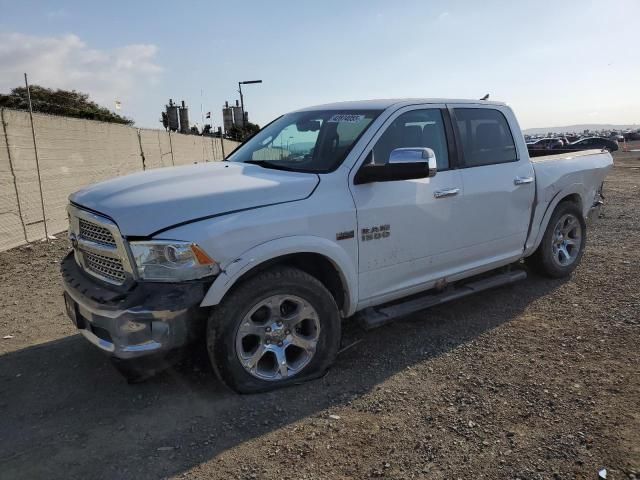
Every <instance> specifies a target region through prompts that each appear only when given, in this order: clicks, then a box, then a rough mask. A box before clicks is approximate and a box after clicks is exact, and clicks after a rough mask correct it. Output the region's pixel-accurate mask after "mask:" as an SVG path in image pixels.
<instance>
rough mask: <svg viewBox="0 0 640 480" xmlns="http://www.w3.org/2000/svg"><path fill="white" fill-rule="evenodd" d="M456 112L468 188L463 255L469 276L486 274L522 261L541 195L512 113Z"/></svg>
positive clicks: (493, 109)
mask: <svg viewBox="0 0 640 480" xmlns="http://www.w3.org/2000/svg"><path fill="white" fill-rule="evenodd" d="M450 112H451V114H452V118H453V120H454V121H453V124H454V128H455V129H456V132H457V135H456V138H457V141H458V148H459V151H460V159H461V169H460V172H461V175H462V184H463V188H464V196H463V197H461V201H462V208H463V210H464V212H465V215H464V235H463V236H462V245H461V247H462V248H461V250H460V252H459V253H460V256H461V260H462V261H463V262H464V263H465V265H466V266H465V270H472V269H475V268H481V269H482V270H486V269H488V268H489V267H492V266H497V265H498V264H504V263H508V262H509V261H512V260H516V259H517V258H519V257H520V256H521V255H522V252H523V248H524V244H525V240H526V237H527V232H528V229H529V223H530V217H531V209H532V206H533V201H534V194H535V181H534V172H533V166H532V165H531V162H530V160H529V156H528V155H527V154H526V153H525V152H526V151H527V150H526V146H525V145H524V140H523V139H522V138H516V137H515V135H516V134H518V133H519V130H518V129H517V123H516V120H515V117H514V116H513V113H512V112H511V110H510V109H508V107H501V106H490V105H478V106H469V105H464V106H456V105H451V106H450ZM507 117H509V120H507ZM510 124H513V125H514V130H513V131H512V130H511V128H510ZM520 144H521V145H520ZM518 145H519V147H518ZM519 152H523V153H522V154H520V153H519Z"/></svg>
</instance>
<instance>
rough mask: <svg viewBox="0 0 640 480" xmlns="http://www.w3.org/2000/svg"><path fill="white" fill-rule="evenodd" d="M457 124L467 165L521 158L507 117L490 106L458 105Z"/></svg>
mask: <svg viewBox="0 0 640 480" xmlns="http://www.w3.org/2000/svg"><path fill="white" fill-rule="evenodd" d="M454 111H455V117H456V123H457V126H458V132H459V135H460V141H461V143H462V150H463V154H464V164H465V167H479V166H480V165H492V164H495V163H506V162H515V161H516V160H518V156H517V154H516V146H515V143H514V141H513V136H512V135H511V130H510V129H509V124H508V123H507V119H506V118H504V115H503V114H502V112H499V111H498V110H493V109H489V108H456V109H455V110H454Z"/></svg>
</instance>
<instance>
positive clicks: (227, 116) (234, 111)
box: [222, 100, 249, 132]
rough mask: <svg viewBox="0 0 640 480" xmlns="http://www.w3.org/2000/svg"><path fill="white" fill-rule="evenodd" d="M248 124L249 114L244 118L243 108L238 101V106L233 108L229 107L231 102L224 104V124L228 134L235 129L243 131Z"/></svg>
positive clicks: (246, 113) (245, 113) (245, 114)
mask: <svg viewBox="0 0 640 480" xmlns="http://www.w3.org/2000/svg"><path fill="white" fill-rule="evenodd" d="M248 123H249V113H248V112H244V117H243V115H242V107H241V106H240V102H238V100H236V104H235V105H234V106H231V107H230V106H229V102H224V107H222V124H223V125H224V131H225V132H228V131H229V130H231V129H232V128H233V127H236V128H239V129H243V128H244V127H245V125H247V124H248Z"/></svg>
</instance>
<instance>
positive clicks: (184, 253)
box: [129, 240, 220, 282]
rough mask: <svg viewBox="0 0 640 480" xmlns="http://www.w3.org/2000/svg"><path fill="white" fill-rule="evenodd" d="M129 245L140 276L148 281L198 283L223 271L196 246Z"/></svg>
mask: <svg viewBox="0 0 640 480" xmlns="http://www.w3.org/2000/svg"><path fill="white" fill-rule="evenodd" d="M129 245H130V247H131V253H132V254H133V259H134V261H135V264H136V267H137V269H138V275H139V276H140V278H142V279H144V280H152V281H156V282H174V281H183V280H195V279H198V278H203V277H208V276H210V275H216V274H218V273H219V272H220V267H219V266H218V264H217V263H216V262H215V261H214V260H213V259H211V258H210V257H209V256H208V255H207V254H206V253H205V252H204V251H203V250H202V249H201V248H200V247H198V245H196V244H195V243H191V242H180V241H177V240H152V241H148V242H131V243H130V244H129Z"/></svg>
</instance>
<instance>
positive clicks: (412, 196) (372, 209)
mask: <svg viewBox="0 0 640 480" xmlns="http://www.w3.org/2000/svg"><path fill="white" fill-rule="evenodd" d="M443 108H444V105H442V106H437V105H429V106H428V108H427V106H424V105H423V106H414V107H406V108H404V109H401V110H399V111H398V112H396V113H395V114H394V115H393V116H392V117H390V118H389V120H387V122H386V123H385V125H384V127H383V128H381V129H380V132H378V134H377V135H376V137H374V138H373V140H372V141H371V143H370V144H369V146H368V147H367V149H366V150H365V152H364V153H363V157H364V161H363V162H362V163H367V162H373V163H378V164H386V163H387V161H388V160H389V155H390V153H391V151H392V150H394V149H396V148H403V147H428V148H431V149H433V151H434V152H435V154H436V160H437V164H438V172H437V174H436V175H435V177H432V178H421V179H415V180H400V181H390V182H374V183H367V184H362V185H354V184H353V176H354V172H355V171H357V167H356V168H355V169H354V172H352V175H351V181H350V188H351V191H352V194H353V198H354V201H355V204H356V209H357V217H358V245H359V298H360V306H361V307H364V306H367V305H372V304H377V303H381V302H384V301H388V300H391V299H393V298H397V297H400V296H403V295H407V294H410V293H412V292H413V291H419V290H422V289H425V288H429V283H430V282H431V283H433V282H434V281H435V280H437V279H438V278H440V277H442V276H443V274H444V273H443V272H447V271H452V270H455V269H456V267H457V261H456V258H455V255H454V254H453V252H454V250H455V249H456V248H458V247H459V243H460V236H459V234H460V230H459V228H460V226H459V224H458V222H456V218H457V217H458V215H459V213H460V208H461V207H460V205H461V203H460V202H461V199H462V197H463V193H464V192H463V185H462V179H461V174H460V171H459V170H455V169H452V168H451V167H452V165H451V164H450V158H449V148H448V143H447V135H446V133H445V132H446V130H447V129H446V128H445V116H444V115H443ZM449 131H450V130H449Z"/></svg>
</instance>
